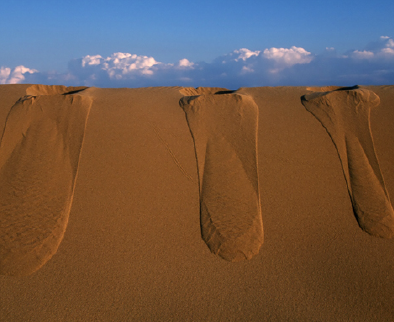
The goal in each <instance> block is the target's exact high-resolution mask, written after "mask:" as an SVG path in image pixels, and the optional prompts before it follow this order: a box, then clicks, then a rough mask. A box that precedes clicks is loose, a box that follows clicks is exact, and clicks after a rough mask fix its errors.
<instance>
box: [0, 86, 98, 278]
mask: <svg viewBox="0 0 394 322" xmlns="http://www.w3.org/2000/svg"><path fill="white" fill-rule="evenodd" d="M40 89H44V91H43V92H44V94H41V95H39V94H40V93H41V91H37V88H36V87H35V86H32V87H30V88H28V89H27V90H26V93H29V94H30V95H29V96H25V97H23V98H21V99H20V100H19V101H18V102H17V103H16V104H14V105H13V106H12V108H11V111H10V113H9V115H8V117H7V121H6V124H5V128H4V133H3V136H2V138H1V144H0V182H1V185H0V199H1V208H0V213H1V216H0V231H1V243H0V273H1V274H5V275H26V274H30V273H32V272H34V271H36V270H37V269H38V268H40V267H41V266H42V265H44V264H45V263H46V262H47V261H48V260H49V259H50V258H51V257H52V255H53V254H54V253H55V252H56V250H57V248H58V246H59V244H60V242H61V240H62V238H63V234H64V231H65V229H66V226H67V222H68V216H69V212H70V209H71V203H72V198H73V193H74V183H75V178H76V175H77V170H78V162H79V155H80V151H81V146H82V140H83V136H84V130H85V124H86V120H87V116H88V113H89V109H90V104H91V101H90V100H89V99H88V98H85V97H80V96H75V95H68V96H64V95H63V96H59V95H51V94H52V93H53V92H57V91H56V90H58V89H59V88H57V87H51V88H49V89H50V90H47V88H45V87H43V86H41V87H40ZM32 93H34V94H36V95H37V96H31V94H32Z"/></svg>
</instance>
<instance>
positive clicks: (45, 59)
mask: <svg viewBox="0 0 394 322" xmlns="http://www.w3.org/2000/svg"><path fill="white" fill-rule="evenodd" d="M0 13H1V19H0V84H9V83H42V84H62V85H73V86H77V85H86V86H98V87H143V86H173V85H180V86H193V87H197V86H218V87H227V88H231V89H236V88H239V87H242V86H281V85H285V86H290V85H343V86H350V85H355V84H364V85H382V84H394V20H393V17H394V1H392V0H383V1H379V0H378V1H374V2H373V1H365V0H358V1H353V0H351V1H347V0H342V1H337V0H331V1H329V2H328V1H319V0H315V1H310V0H299V1H283V0H276V1H263V0H260V1H250V0H244V1H233V0H226V1H218V0H216V1H215V0H212V1H205V0H202V1H179V0H173V1H166V0H162V1H148V0H146V1H120V0H112V1H104V0H96V1H84V0H79V1H74V0H68V1H67V0H64V1H54V0H51V1H49V0H47V1H45V0H44V1H39V0H37V1H31V0H29V1H26V0H8V1H2V2H1V4H0Z"/></svg>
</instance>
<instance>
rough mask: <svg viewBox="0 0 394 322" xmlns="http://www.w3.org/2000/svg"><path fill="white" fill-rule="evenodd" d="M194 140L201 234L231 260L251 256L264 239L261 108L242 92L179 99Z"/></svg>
mask: <svg viewBox="0 0 394 322" xmlns="http://www.w3.org/2000/svg"><path fill="white" fill-rule="evenodd" d="M181 106H182V108H183V110H184V111H185V113H186V118H187V122H188V125H189V128H190V131H191V134H192V137H193V140H194V146H195V150H196V158H197V167H198V173H199V186H200V213H201V234H202V238H203V239H204V241H205V242H206V243H207V245H208V247H209V248H210V250H211V251H212V252H213V253H215V254H218V255H219V256H221V257H222V258H224V259H227V260H229V261H233V262H235V261H241V260H245V259H250V258H252V257H253V256H254V255H256V254H257V253H258V252H259V249H260V247H261V245H262V243H263V240H264V237H263V236H264V233H263V223H262V217H261V210H260V195H259V187H258V185H259V182H258V172H257V130H258V129H257V126H258V107H257V105H256V104H255V103H254V101H253V100H252V99H251V98H250V97H248V96H246V95H239V94H217V95H201V96H197V97H196V96H191V97H190V96H188V97H184V98H183V99H182V100H181Z"/></svg>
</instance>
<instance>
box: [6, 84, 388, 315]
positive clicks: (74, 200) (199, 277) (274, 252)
mask: <svg viewBox="0 0 394 322" xmlns="http://www.w3.org/2000/svg"><path fill="white" fill-rule="evenodd" d="M317 92H320V94H317ZM321 92H323V93H321ZM355 92H356V93H355ZM217 93H219V94H217ZM64 94H65V95H64ZM304 95H305V96H304ZM368 95H369V97H367V96H368ZM374 95H376V97H379V101H380V104H379V105H378V106H376V105H377V103H374V101H375V102H377V100H376V99H374V97H375V96H374ZM302 97H304V99H303V100H302V99H301V98H302ZM21 98H22V100H20V99H21ZM19 100H20V101H19ZM320 100H327V101H328V102H329V104H326V103H325V104H324V106H327V107H330V108H332V110H333V111H334V112H331V114H328V115H329V116H330V117H329V118H331V119H333V117H335V120H334V122H333V126H332V127H330V126H329V125H327V124H328V122H327V118H324V117H321V116H320V115H319V114H318V112H317V111H319V109H320V108H321V102H320ZM357 100H358V101H360V102H361V103H362V104H361V105H360V106H361V107H362V109H361V111H362V113H361V114H357V113H356V114H354V113H353V112H352V111H354V109H355V106H356V105H357V104H356V101H357ZM18 101H19V102H18ZM191 102H194V103H191ZM344 102H346V104H345V103H344ZM392 102H394V86H369V87H360V88H359V89H346V90H339V91H338V88H337V87H328V88H306V87H274V88H272V87H260V88H241V89H239V90H237V91H226V89H222V88H215V89H202V88H199V89H190V88H189V89H185V88H180V87H167V88H166V87H162V88H160V87H156V88H140V89H127V88H124V89H99V88H83V87H81V88H65V87H45V86H32V87H31V86H30V85H2V86H0V125H1V126H2V127H3V128H4V135H3V138H2V141H1V148H0V158H1V160H2V167H1V170H0V171H1V176H0V178H1V185H2V186H1V195H2V203H1V205H2V212H1V214H0V220H1V221H0V222H1V226H0V228H1V232H0V234H1V236H2V237H3V236H11V237H12V238H14V239H12V238H11V239H4V237H3V239H0V241H1V245H0V249H1V250H2V253H1V254H2V255H1V256H2V257H1V260H2V261H3V262H2V264H1V265H3V266H1V268H2V274H7V275H1V276H0V320H1V321H136V320H137V321H152V320H155V321H392V320H393V318H394V305H393V304H394V303H393V302H394V300H393V299H394V287H393V286H394V271H393V267H394V257H393V256H392V254H393V253H394V241H393V239H389V238H380V237H376V236H372V235H371V234H373V235H379V236H382V235H383V236H382V237H390V233H388V234H387V233H385V232H386V231H390V229H388V230H385V228H384V229H383V228H382V227H388V228H390V227H391V226H390V224H383V225H380V226H379V224H380V223H381V222H382V220H383V222H385V220H386V219H384V218H386V217H390V209H391V208H390V207H391V203H390V196H393V194H394V171H393V163H392V160H394V149H393V147H394V135H393V134H392V129H393V128H394V109H393V103H392ZM185 103H186V104H185ZM303 104H304V105H305V106H304V105H303ZM191 105H195V106H197V107H198V108H199V109H198V110H199V112H198V113H196V114H195V115H193V116H192V117H189V116H191V110H192V108H191ZM345 105H346V106H345ZM347 107H350V109H347ZM324 108H325V107H324ZM89 110H90V112H89ZM44 112H45V113H44ZM47 112H48V113H47ZM17 113H20V115H18V114H17ZM369 113H370V114H369ZM240 115H244V116H243V117H241V116H240ZM359 116H361V118H358V117H359ZM349 118H350V119H352V120H354V119H356V121H355V122H350V121H349ZM54 120H56V121H54ZM24 129H31V130H28V131H24ZM333 131H334V132H335V131H336V132H335V133H336V134H338V135H336V134H333V133H334V132H333ZM22 133H24V135H23V134H22ZM46 133H49V135H46ZM343 137H345V141H346V140H348V142H350V143H349V145H350V146H349V149H348V150H345V153H343V152H344V151H343V149H342V148H341V147H340V144H341V143H338V142H339V141H340V140H343ZM349 137H350V139H349ZM355 138H357V140H358V141H357V140H356V139H355ZM224 141H225V142H226V143H224ZM3 142H4V143H3ZM207 142H209V144H208V143H207ZM342 142H343V141H342ZM355 142H359V143H360V145H354V143H355ZM360 147H361V148H360ZM204 148H205V150H204ZM4 151H5V152H4ZM201 151H202V153H201ZM360 151H361V152H363V154H362V153H361V152H360ZM204 153H205V155H204ZM200 155H204V157H200ZM245 155H248V157H245ZM360 155H361V156H362V157H361V156H360ZM349 156H350V158H349ZM346 158H347V159H346ZM14 160H15V161H14ZM344 160H347V163H345V161H344ZM218 163H221V164H220V165H218ZM207 164H208V166H207ZM346 166H347V168H346ZM207 167H208V168H207ZM346 169H348V170H349V171H348V172H346V171H347V170H346ZM208 170H209V171H208ZM347 174H348V176H347ZM206 178H207V179H206ZM74 186H75V188H74ZM12 189H15V191H17V192H18V193H19V192H20V193H19V195H18V193H16V194H15V193H12V191H13V190H12ZM20 189H21V190H20ZM215 194H217V195H215ZM240 195H241V196H242V198H239V196H240ZM4 196H8V197H9V198H10V199H9V200H8V199H6V198H5V197H4ZM215 196H216V197H215ZM223 196H224V197H230V198H229V202H226V203H223V202H222V201H223V199H222V198H223ZM8 197H7V198H8ZM18 198H19V199H18ZM4 200H6V201H4ZM201 201H204V203H205V201H206V203H207V204H208V205H209V207H210V209H213V210H209V211H208V212H205V215H206V216H208V215H209V216H210V217H208V218H209V219H210V220H211V222H210V225H211V227H213V226H215V227H218V230H219V232H221V231H223V234H221V233H220V234H219V233H214V234H213V235H215V234H216V235H215V236H216V237H215V238H216V239H211V244H210V240H209V237H208V238H207V235H204V234H205V233H204V232H205V231H207V232H208V233H209V232H210V230H209V225H208V226H206V227H205V226H204V225H202V223H204V222H205V221H204V222H201V220H202V219H203V218H204V211H205V210H204V209H203V207H200V205H201ZM36 202H37V203H36ZM230 202H232V203H233V204H232V206H231V207H228V209H227V208H226V207H227V205H228V204H229V203H230ZM242 202H244V204H243V206H242ZM257 205H259V206H257ZM354 205H356V208H354ZM22 206H23V207H24V208H23V207H22ZM68 207H71V210H69V209H68ZM357 207H359V208H357ZM361 207H366V208H361ZM4 209H5V210H4ZM26 209H27V210H29V211H30V210H31V211H32V212H31V213H32V215H29V216H28V217H29V220H31V221H30V222H28V221H27V220H26V213H27V212H26ZM360 209H361V211H362V212H360ZM364 209H366V210H364ZM226 213H228V214H229V215H230V217H226V216H225V215H226ZM363 213H366V214H367V215H366V216H365V218H366V219H367V220H366V221H365V220H364V222H365V223H366V224H363V221H360V218H361V216H360V214H361V215H362V214H363ZM375 214H378V220H375V218H376V217H375ZM382 214H383V215H382ZM387 214H388V215H387ZM51 218H52V219H54V220H49V219H51ZM66 218H67V219H66ZM206 218H207V217H206ZM227 219H229V220H228V221H226V220H227ZM370 219H372V221H368V220H370ZM222 220H224V221H225V223H224V224H223V225H221V224H222ZM66 221H67V222H68V223H67V222H66ZM263 224H264V243H262V242H263V239H262V236H263V230H262V226H263ZM359 224H360V226H361V228H363V229H364V230H365V231H364V230H363V229H360V227H359ZM204 227H205V228H204ZM374 227H378V228H377V229H375V228H374ZM27 228H28V229H27ZM24 229H27V231H28V232H29V234H27V235H23V234H19V235H18V233H19V232H23V231H24ZM205 229H206V230H205ZM382 231H383V232H384V233H383V234H382V233H381V232H382ZM4 232H6V234H4ZM8 232H12V233H15V235H11V234H9V233H8ZM251 232H253V233H251ZM366 232H368V233H366ZM48 233H49V235H48V236H51V237H50V239H51V241H50V242H49V243H47V244H46V243H45V242H43V241H44V239H45V238H44V237H45V236H46V234H48ZM33 235H34V236H35V238H34V240H33V239H29V238H30V237H29V236H33ZM21 236H22V237H21ZM23 236H27V237H29V238H27V239H23V238H24V237H23ZM234 236H245V237H246V239H245V240H243V241H242V242H240V243H237V242H234V241H236V240H237V237H235V238H234ZM18 238H19V239H18ZM32 238H33V237H32ZM16 240H18V241H19V240H20V241H22V243H19V244H18V243H16V242H15V241H16ZM25 240H26V242H25ZM32 240H33V243H31V241H32ZM229 241H230V247H227V248H226V247H225V246H222V248H223V250H224V252H223V253H221V251H220V250H221V249H222V248H220V245H226V243H228V242H229ZM24 243H25V244H24ZM59 243H60V244H59ZM31 245H33V246H34V247H33V246H31ZM40 245H45V247H42V248H46V249H48V251H47V252H46V253H45V254H44V255H42V256H38V257H37V256H36V255H35V254H37V253H36V251H35V250H33V248H34V249H36V248H35V247H36V246H37V247H38V248H39V247H41V246H40ZM215 245H216V246H215ZM20 246H22V247H20ZM29 247H30V248H29ZM215 247H217V248H215ZM4 249H7V250H11V251H12V252H13V253H15V254H17V255H15V256H14V257H9V258H11V259H8V260H7V261H8V263H10V262H13V263H16V264H15V265H9V264H7V265H5V264H3V263H4V262H7V261H5V259H6V256H5V255H4V254H5V252H4ZM216 253H217V255H219V256H217V255H216ZM21 254H30V255H29V256H30V257H29V256H27V255H26V256H25V255H23V256H22V255H21ZM53 254H54V255H53ZM232 254H242V256H240V257H237V256H235V257H234V256H233V255H232ZM245 254H249V255H246V256H245ZM33 255H34V256H33ZM223 255H224V256H223ZM51 256H52V257H51ZM239 259H242V260H241V261H239V262H233V261H234V260H236V261H237V260H239ZM32 271H35V272H32ZM10 275H22V276H10Z"/></svg>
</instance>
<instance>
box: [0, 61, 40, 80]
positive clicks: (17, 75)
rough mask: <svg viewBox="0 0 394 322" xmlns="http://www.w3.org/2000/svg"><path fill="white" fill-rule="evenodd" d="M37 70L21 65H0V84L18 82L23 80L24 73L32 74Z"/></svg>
mask: <svg viewBox="0 0 394 322" xmlns="http://www.w3.org/2000/svg"><path fill="white" fill-rule="evenodd" d="M37 72H38V71H37V70H35V69H30V68H27V67H25V66H23V65H20V66H17V67H15V68H14V69H11V68H9V67H0V84H19V83H22V82H23V81H24V80H25V76H26V74H34V73H37Z"/></svg>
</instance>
